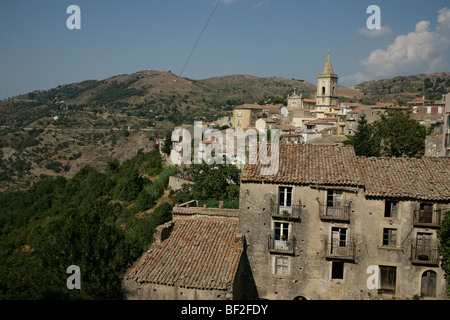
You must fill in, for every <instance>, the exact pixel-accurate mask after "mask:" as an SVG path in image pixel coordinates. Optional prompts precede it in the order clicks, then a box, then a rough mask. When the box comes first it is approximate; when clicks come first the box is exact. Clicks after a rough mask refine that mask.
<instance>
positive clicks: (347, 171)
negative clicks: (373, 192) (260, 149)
mask: <svg viewBox="0 0 450 320" xmlns="http://www.w3.org/2000/svg"><path fill="white" fill-rule="evenodd" d="M255 149H256V148H255ZM255 156H256V155H255V154H252V155H251V158H250V161H249V163H248V164H246V165H245V167H244V170H243V172H242V177H241V181H243V182H262V181H264V182H274V183H293V184H316V183H318V184H333V185H362V181H361V174H360V170H359V167H358V162H357V158H356V156H355V152H354V149H353V147H351V146H324V145H308V144H304V145H280V146H279V167H278V172H277V173H276V174H274V175H261V173H260V172H261V168H263V167H264V166H267V167H270V164H267V165H262V164H261V162H258V163H256V164H250V163H252V161H253V162H255V161H254V159H255V158H252V157H255ZM266 163H268V161H267V162H266Z"/></svg>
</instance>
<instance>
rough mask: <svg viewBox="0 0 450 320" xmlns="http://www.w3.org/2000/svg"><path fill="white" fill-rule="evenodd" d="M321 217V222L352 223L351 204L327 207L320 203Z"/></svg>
mask: <svg viewBox="0 0 450 320" xmlns="http://www.w3.org/2000/svg"><path fill="white" fill-rule="evenodd" d="M319 217H320V219H321V220H339V221H347V222H348V221H350V203H347V204H345V205H343V206H327V205H326V204H322V203H320V202H319Z"/></svg>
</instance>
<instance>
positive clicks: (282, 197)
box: [278, 187, 292, 210]
mask: <svg viewBox="0 0 450 320" xmlns="http://www.w3.org/2000/svg"><path fill="white" fill-rule="evenodd" d="M278 199H279V200H278V204H279V205H280V210H281V209H282V208H283V207H291V206H292V187H279V189H278Z"/></svg>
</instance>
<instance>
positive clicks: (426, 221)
mask: <svg viewBox="0 0 450 320" xmlns="http://www.w3.org/2000/svg"><path fill="white" fill-rule="evenodd" d="M440 224H441V210H432V211H431V210H423V209H421V210H414V216H413V225H414V227H424V228H439V225H440Z"/></svg>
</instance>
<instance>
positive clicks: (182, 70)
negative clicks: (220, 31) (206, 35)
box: [179, 0, 221, 77]
mask: <svg viewBox="0 0 450 320" xmlns="http://www.w3.org/2000/svg"><path fill="white" fill-rule="evenodd" d="M220 1H221V0H217V3H216V5H215V6H214V9H213V11H212V12H211V15H210V16H209V18H208V21H206V24H205V26H204V27H203V29H202V32H200V35H199V36H198V38H197V41H196V42H195V45H194V47H193V48H192V50H191V53H190V54H189V56H188V58H187V60H186V62H185V63H184V66H183V69H181V72H180V74H179V76H180V77H181V75H182V74H183V72H184V69H185V68H186V65H187V64H188V62H189V60H190V59H191V56H192V54H193V53H194V50H195V48H196V47H197V44H198V43H199V41H200V38H201V37H202V35H203V32H205V29H206V27H207V26H208V24H209V21H210V20H211V18H212V16H213V15H214V12H216V9H217V7H218V6H219V3H220Z"/></svg>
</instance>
